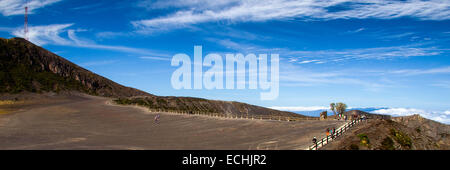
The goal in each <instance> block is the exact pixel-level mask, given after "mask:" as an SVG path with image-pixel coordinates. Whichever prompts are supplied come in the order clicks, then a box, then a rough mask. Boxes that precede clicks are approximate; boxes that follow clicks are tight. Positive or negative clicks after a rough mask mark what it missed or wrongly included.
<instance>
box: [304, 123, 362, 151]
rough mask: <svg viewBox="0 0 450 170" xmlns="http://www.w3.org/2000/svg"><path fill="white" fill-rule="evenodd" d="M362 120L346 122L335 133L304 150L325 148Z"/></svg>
mask: <svg viewBox="0 0 450 170" xmlns="http://www.w3.org/2000/svg"><path fill="white" fill-rule="evenodd" d="M361 121H362V120H361V119H357V120H352V121H349V122H347V123H346V124H344V125H342V126H341V127H339V128H337V129H336V132H335V133H334V135H333V134H331V135H328V136H326V137H324V138H322V139H321V140H318V141H317V142H316V143H315V144H313V145H311V146H309V147H308V148H307V149H306V150H318V149H320V148H321V147H323V146H325V145H326V144H328V143H330V142H331V141H333V140H334V139H336V138H338V137H339V136H342V134H344V133H345V132H347V131H348V130H349V129H350V128H352V127H353V126H355V125H357V124H358V123H360V122H361Z"/></svg>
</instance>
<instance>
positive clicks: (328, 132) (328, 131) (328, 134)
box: [326, 128, 330, 137]
mask: <svg viewBox="0 0 450 170" xmlns="http://www.w3.org/2000/svg"><path fill="white" fill-rule="evenodd" d="M326 132H327V137H328V136H330V128H327V131H326Z"/></svg>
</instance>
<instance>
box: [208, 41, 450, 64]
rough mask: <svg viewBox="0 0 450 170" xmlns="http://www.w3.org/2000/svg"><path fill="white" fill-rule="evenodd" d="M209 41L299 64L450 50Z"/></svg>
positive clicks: (394, 56)
mask: <svg viewBox="0 0 450 170" xmlns="http://www.w3.org/2000/svg"><path fill="white" fill-rule="evenodd" d="M207 40H209V41H211V42H215V43H217V44H218V45H221V46H223V47H225V48H227V49H232V50H235V51H238V52H241V53H248V52H251V53H267V54H268V53H277V54H280V56H281V57H283V58H286V59H288V61H289V62H291V63H298V64H324V63H336V62H345V61H357V60H391V59H398V58H408V57H418V56H435V55H439V54H442V53H444V52H446V51H448V49H440V48H437V47H420V44H419V45H404V46H391V47H375V48H359V49H340V50H315V51H306V50H295V49H288V48H266V47H263V46H258V45H254V44H250V43H240V42H236V41H233V40H230V39H216V38H209V39H207Z"/></svg>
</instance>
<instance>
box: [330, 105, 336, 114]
mask: <svg viewBox="0 0 450 170" xmlns="http://www.w3.org/2000/svg"><path fill="white" fill-rule="evenodd" d="M330 110H331V111H333V113H334V116H335V117H336V104H335V103H331V104H330Z"/></svg>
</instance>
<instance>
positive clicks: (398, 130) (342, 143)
mask: <svg viewBox="0 0 450 170" xmlns="http://www.w3.org/2000/svg"><path fill="white" fill-rule="evenodd" d="M449 135H450V126H449V125H445V124H441V123H439V122H436V121H432V120H429V119H425V118H423V117H421V116H419V115H414V116H406V117H395V118H392V120H388V119H386V120H382V119H376V120H370V121H368V122H367V123H362V124H360V125H358V126H356V128H354V129H352V130H351V131H349V132H347V133H346V134H344V135H343V136H342V137H341V138H339V139H338V140H336V141H333V142H331V143H330V144H328V145H326V146H325V147H323V148H322V149H324V150H336V149H338V150H347V149H348V150H353V149H356V150H358V149H359V150H436V149H438V150H441V149H443V150H448V149H450V136H449Z"/></svg>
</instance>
